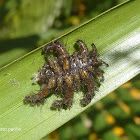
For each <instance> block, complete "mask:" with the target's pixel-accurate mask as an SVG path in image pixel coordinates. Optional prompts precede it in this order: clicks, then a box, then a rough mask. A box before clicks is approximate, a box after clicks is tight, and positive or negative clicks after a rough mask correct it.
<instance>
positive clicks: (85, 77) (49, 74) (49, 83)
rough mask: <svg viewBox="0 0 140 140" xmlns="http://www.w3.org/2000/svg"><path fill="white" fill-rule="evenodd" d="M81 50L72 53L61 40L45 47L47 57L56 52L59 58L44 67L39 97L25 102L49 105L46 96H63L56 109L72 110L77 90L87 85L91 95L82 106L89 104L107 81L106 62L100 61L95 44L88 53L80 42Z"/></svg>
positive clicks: (39, 76)
mask: <svg viewBox="0 0 140 140" xmlns="http://www.w3.org/2000/svg"><path fill="white" fill-rule="evenodd" d="M76 44H78V46H79V48H80V51H78V52H74V53H73V54H69V53H68V52H67V51H66V49H65V47H64V45H62V44H60V42H59V41H58V40H56V41H54V42H52V43H50V44H49V45H48V46H45V47H44V48H43V52H44V53H45V55H46V57H47V53H48V51H56V52H57V54H58V57H51V58H49V61H48V62H46V63H45V64H44V66H43V67H42V68H41V70H40V71H39V72H38V74H37V76H36V80H37V82H38V83H39V84H41V89H40V91H39V92H38V94H32V95H28V96H26V97H25V99H24V101H25V103H29V104H31V105H36V104H37V105H40V104H43V103H44V102H45V99H46V96H48V95H49V94H50V93H52V92H55V93H61V95H62V100H56V101H54V102H53V104H52V108H54V109H56V108H70V107H71V105H72V102H73V94H74V91H75V90H77V89H78V90H79V89H81V88H82V87H83V85H85V87H86V88H87V92H86V93H85V94H84V96H83V99H82V100H81V105H83V106H85V105H87V104H89V103H90V102H91V100H92V98H93V97H94V95H95V90H97V89H98V86H99V82H103V81H104V77H103V72H102V71H101V70H100V68H99V67H100V66H101V65H102V64H105V66H108V64H106V63H105V62H104V61H102V60H98V59H97V57H98V53H97V49H96V47H95V45H94V44H93V43H92V44H91V46H92V50H91V51H88V48H87V46H86V44H85V43H84V42H83V41H82V40H79V39H78V40H77V41H76Z"/></svg>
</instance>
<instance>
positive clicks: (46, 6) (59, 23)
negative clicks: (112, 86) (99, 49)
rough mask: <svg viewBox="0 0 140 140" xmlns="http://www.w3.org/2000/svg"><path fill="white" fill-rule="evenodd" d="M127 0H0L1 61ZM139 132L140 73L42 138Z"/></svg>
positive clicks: (130, 137)
mask: <svg viewBox="0 0 140 140" xmlns="http://www.w3.org/2000/svg"><path fill="white" fill-rule="evenodd" d="M124 1H125V0H40V1H39V0H0V60H1V61H0V67H3V66H4V65H6V64H8V63H10V62H12V61H14V60H15V59H17V58H19V57H20V56H23V55H24V54H26V53H28V52H29V51H31V50H33V49H35V48H37V47H39V46H41V45H43V44H44V43H46V42H48V41H51V40H52V39H54V38H56V37H59V36H60V35H62V34H64V33H67V32H68V31H70V30H72V29H74V28H76V27H77V26H79V25H80V24H82V23H84V22H86V21H87V20H89V19H91V18H93V17H95V16H97V15H99V14H100V13H102V12H104V11H106V10H108V9H109V8H111V7H113V6H115V5H117V4H119V3H121V2H124ZM58 119H59V118H58ZM139 132H140V75H138V76H137V77H135V78H133V79H132V80H131V81H129V82H127V83H126V84H124V85H122V86H121V87H120V88H118V89H117V90H115V91H114V92H113V93H110V94H109V95H108V96H107V97H105V98H104V99H102V100H101V101H99V102H98V103H96V104H95V105H93V106H92V107H90V108H89V109H88V110H86V111H85V112H83V113H82V114H81V115H79V116H77V117H75V118H74V119H73V120H71V121H69V122H68V123H66V124H65V125H63V126H62V127H60V128H59V129H57V130H55V131H54V132H52V133H51V134H50V135H49V136H46V137H44V138H42V140H45V139H56V140H59V139H60V140H71V139H72V140H87V139H89V140H112V139H113V140H139V139H140V133H139Z"/></svg>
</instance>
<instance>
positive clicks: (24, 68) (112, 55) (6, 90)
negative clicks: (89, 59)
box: [0, 0, 140, 140]
mask: <svg viewBox="0 0 140 140" xmlns="http://www.w3.org/2000/svg"><path fill="white" fill-rule="evenodd" d="M139 4H140V2H139V0H135V1H127V2H125V3H123V4H121V5H119V6H117V7H114V8H112V9H110V10H108V11H107V12H105V13H103V14H101V15H99V16H98V17H96V18H94V19H92V20H90V21H89V22H87V23H85V24H83V25H82V26H80V27H79V28H77V29H75V30H73V31H71V32H69V33H67V34H66V35H64V36H62V37H60V39H59V40H60V41H61V42H63V43H64V44H67V48H66V49H67V50H68V51H69V53H72V52H73V51H74V43H75V41H76V40H77V39H82V40H84V41H85V42H86V44H87V45H88V47H89V49H91V46H90V44H91V43H92V42H94V44H95V45H96V46H97V49H98V51H99V53H100V58H101V59H103V60H104V61H105V62H107V63H108V64H109V65H110V67H109V68H103V70H104V71H105V74H104V76H105V81H104V83H103V84H102V85H101V87H100V88H99V91H98V92H96V96H95V97H94V99H93V100H92V102H91V103H90V104H89V105H88V106H86V107H81V106H80V104H79V100H80V99H81V98H82V95H83V94H82V93H81V92H79V93H75V97H74V104H73V106H72V108H71V109H68V110H60V111H55V110H50V106H51V104H52V102H53V101H54V100H55V99H57V97H56V96H55V95H52V96H51V97H48V99H47V101H46V103H45V105H43V106H41V107H31V106H29V105H24V104H23V99H24V96H25V95H27V94H30V93H31V92H32V91H35V90H38V89H39V85H33V84H32V83H33V81H32V78H33V76H32V74H34V73H37V72H38V70H39V67H40V66H42V65H43V63H44V61H45V60H44V56H43V55H41V51H42V47H40V48H38V49H36V50H34V51H32V52H30V53H29V54H27V55H25V56H23V57H22V58H20V59H18V60H16V61H15V62H13V63H11V64H9V65H7V66H5V67H4V68H2V69H1V71H0V139H4V140H9V139H34V140H35V139H36V140H37V139H40V138H41V137H43V136H45V135H46V134H49V133H50V132H52V131H53V130H55V129H56V128H58V127H60V126H61V125H63V124H64V123H66V122H67V121H69V120H70V119H72V118H73V117H75V116H76V115H78V114H79V113H81V112H82V111H84V110H85V109H87V108H88V107H89V106H91V105H92V104H94V103H95V102H97V101H98V100H100V99H101V98H103V97H104V96H106V95H107V94H109V93H110V92H111V91H113V90H114V89H116V88H117V87H119V86H120V85H122V84H123V83H125V82H126V81H128V80H130V79H131V78H133V77H134V76H136V75H137V74H139V72H140V55H139V54H140V39H139V38H140V27H139V25H140V8H139ZM93 117H94V116H93ZM12 128H13V129H12Z"/></svg>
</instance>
